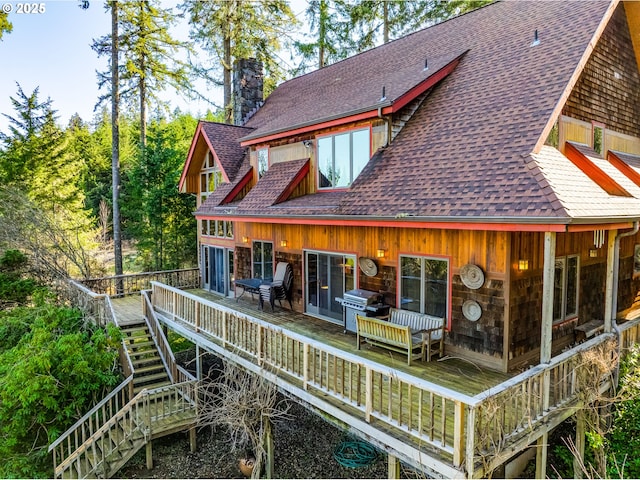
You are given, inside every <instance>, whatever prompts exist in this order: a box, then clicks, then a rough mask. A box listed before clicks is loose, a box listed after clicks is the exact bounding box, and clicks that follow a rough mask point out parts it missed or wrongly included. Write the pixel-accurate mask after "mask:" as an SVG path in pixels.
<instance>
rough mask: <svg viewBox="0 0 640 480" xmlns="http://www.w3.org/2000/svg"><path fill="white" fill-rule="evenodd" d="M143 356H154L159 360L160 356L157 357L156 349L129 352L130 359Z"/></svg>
mask: <svg viewBox="0 0 640 480" xmlns="http://www.w3.org/2000/svg"><path fill="white" fill-rule="evenodd" d="M143 355H147V356H148V355H154V356H155V357H157V358H160V356H159V355H158V351H157V350H156V349H147V350H134V351H129V356H130V357H141V356H143Z"/></svg>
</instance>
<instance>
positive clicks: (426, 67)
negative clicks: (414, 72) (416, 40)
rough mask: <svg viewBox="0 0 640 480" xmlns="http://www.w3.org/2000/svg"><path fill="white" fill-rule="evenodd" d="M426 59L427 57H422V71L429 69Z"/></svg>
mask: <svg viewBox="0 0 640 480" xmlns="http://www.w3.org/2000/svg"><path fill="white" fill-rule="evenodd" d="M428 60H429V59H427V58H425V59H424V68H423V69H422V71H425V70H429V63H428Z"/></svg>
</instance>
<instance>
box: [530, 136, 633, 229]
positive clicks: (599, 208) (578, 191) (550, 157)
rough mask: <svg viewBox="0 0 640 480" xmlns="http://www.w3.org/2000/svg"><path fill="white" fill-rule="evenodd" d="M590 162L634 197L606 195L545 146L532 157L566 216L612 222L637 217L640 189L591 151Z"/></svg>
mask: <svg viewBox="0 0 640 480" xmlns="http://www.w3.org/2000/svg"><path fill="white" fill-rule="evenodd" d="M585 153H589V154H588V158H589V160H591V161H592V162H594V164H596V165H597V166H598V167H599V168H601V169H603V170H604V171H605V172H606V173H607V175H610V176H611V177H612V178H613V179H614V180H615V181H616V182H618V183H620V184H621V185H622V186H623V187H624V189H625V190H627V191H628V192H629V193H631V194H632V195H633V197H624V196H617V195H609V194H608V193H607V192H605V191H604V190H603V189H602V188H600V187H599V186H598V185H597V184H596V183H594V182H593V181H592V180H591V179H590V178H589V177H588V176H587V175H586V174H585V173H583V172H582V171H581V170H580V169H579V168H578V167H577V166H575V165H574V164H573V163H572V162H571V161H570V160H569V159H567V157H565V156H564V155H562V154H561V153H560V152H559V151H558V150H556V149H555V148H553V147H548V146H544V147H542V149H541V150H540V152H539V153H538V154H532V155H531V157H532V159H533V160H534V162H535V163H536V165H537V166H538V167H539V168H540V171H541V172H542V175H543V176H544V179H545V180H546V181H547V182H548V183H549V186H550V188H551V189H552V190H553V192H554V195H555V196H556V197H557V199H558V201H559V203H560V204H561V205H562V209H563V210H564V211H565V212H566V215H568V216H570V217H574V218H580V217H587V218H597V217H603V218H615V217H624V216H633V215H637V214H638V206H639V204H638V200H637V199H638V198H640V187H638V186H636V185H635V184H634V183H633V182H631V181H630V180H629V179H628V178H627V177H625V176H624V175H623V174H622V173H621V172H620V171H618V170H617V169H616V168H615V167H613V166H612V165H611V164H610V163H609V162H607V161H606V160H604V159H602V158H601V157H598V155H597V153H596V152H594V151H593V150H591V152H588V151H587V150H585Z"/></svg>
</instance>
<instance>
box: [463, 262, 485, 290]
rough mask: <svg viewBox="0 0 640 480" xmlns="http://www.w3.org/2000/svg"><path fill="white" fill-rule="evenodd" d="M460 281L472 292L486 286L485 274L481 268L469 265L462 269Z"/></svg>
mask: <svg viewBox="0 0 640 480" xmlns="http://www.w3.org/2000/svg"><path fill="white" fill-rule="evenodd" d="M460 279H461V280H462V283H464V284H465V285H466V286H467V287H468V288H470V289H471V290H477V289H478V288H480V287H481V286H482V285H484V273H483V272H482V270H481V269H480V267H479V266H477V265H474V264H472V263H467V264H466V265H465V266H463V267H462V268H461V269H460Z"/></svg>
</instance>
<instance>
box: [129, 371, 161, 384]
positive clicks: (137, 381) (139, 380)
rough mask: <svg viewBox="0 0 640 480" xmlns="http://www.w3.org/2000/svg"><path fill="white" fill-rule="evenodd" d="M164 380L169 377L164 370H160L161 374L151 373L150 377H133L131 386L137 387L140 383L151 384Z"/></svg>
mask: <svg viewBox="0 0 640 480" xmlns="http://www.w3.org/2000/svg"><path fill="white" fill-rule="evenodd" d="M165 378H167V379H168V378H169V376H168V375H167V372H165V371H164V369H163V370H162V372H160V373H153V374H151V375H140V376H136V375H134V376H133V385H134V386H135V385H138V384H140V383H144V382H147V383H148V382H152V381H155V380H161V379H165Z"/></svg>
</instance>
